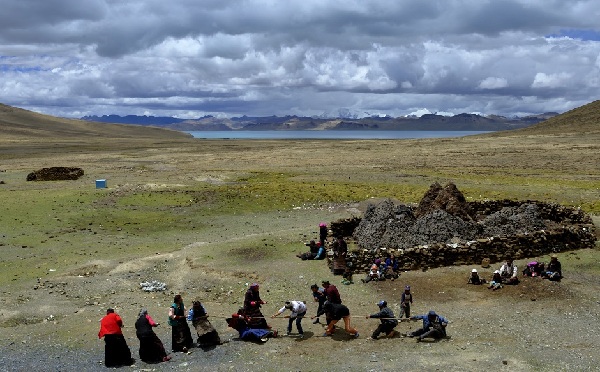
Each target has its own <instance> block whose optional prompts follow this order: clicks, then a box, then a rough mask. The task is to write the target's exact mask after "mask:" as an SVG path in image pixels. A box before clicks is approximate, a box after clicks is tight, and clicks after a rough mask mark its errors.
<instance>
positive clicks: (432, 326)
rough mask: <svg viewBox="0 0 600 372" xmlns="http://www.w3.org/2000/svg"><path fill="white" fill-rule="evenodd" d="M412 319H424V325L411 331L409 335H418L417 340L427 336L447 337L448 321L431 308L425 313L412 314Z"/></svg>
mask: <svg viewBox="0 0 600 372" xmlns="http://www.w3.org/2000/svg"><path fill="white" fill-rule="evenodd" d="M410 319H413V320H417V319H423V327H422V328H421V329H417V330H416V331H413V332H411V333H409V335H408V336H409V337H417V341H422V340H423V339H424V338H426V337H432V338H434V339H440V338H444V337H446V326H447V325H448V321H447V320H446V318H444V317H443V316H441V315H438V314H436V313H435V311H433V310H430V311H429V312H428V313H427V314H425V315H416V316H411V317H410Z"/></svg>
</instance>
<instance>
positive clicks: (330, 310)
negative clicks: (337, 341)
mask: <svg viewBox="0 0 600 372" xmlns="http://www.w3.org/2000/svg"><path fill="white" fill-rule="evenodd" d="M322 312H323V313H324V314H326V317H327V318H328V319H330V320H329V323H327V330H326V331H325V334H324V335H323V336H331V335H333V332H335V325H336V323H337V322H339V321H340V320H341V319H344V328H345V330H346V332H348V334H350V336H352V337H354V338H358V331H357V330H356V329H354V328H352V326H351V325H350V310H349V309H348V308H347V307H346V306H345V305H342V304H333V303H331V302H329V301H327V302H325V305H323V310H322ZM319 315H321V314H317V316H319Z"/></svg>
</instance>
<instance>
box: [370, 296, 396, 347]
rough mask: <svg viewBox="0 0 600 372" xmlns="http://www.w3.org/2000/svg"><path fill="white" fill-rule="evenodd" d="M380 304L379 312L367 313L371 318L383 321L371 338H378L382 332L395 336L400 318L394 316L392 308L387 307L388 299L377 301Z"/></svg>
mask: <svg viewBox="0 0 600 372" xmlns="http://www.w3.org/2000/svg"><path fill="white" fill-rule="evenodd" d="M377 306H379V312H378V313H375V314H371V315H367V319H369V318H377V319H379V320H380V321H381V323H380V324H379V326H377V329H375V331H373V335H371V338H372V339H373V340H377V338H378V337H379V334H380V333H385V334H386V335H387V336H388V337H393V336H394V334H395V331H394V328H395V327H396V326H397V325H398V319H396V318H395V317H394V312H393V311H392V309H390V308H389V307H387V301H385V300H381V301H379V302H378V303H377Z"/></svg>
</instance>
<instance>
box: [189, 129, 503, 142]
mask: <svg viewBox="0 0 600 372" xmlns="http://www.w3.org/2000/svg"><path fill="white" fill-rule="evenodd" d="M491 132H492V131H469V130H465V131H456V130H455V131H435V130H228V131H185V133H188V134H191V135H192V136H193V137H194V138H198V139H257V140H258V139H338V140H346V139H361V140H380V139H420V138H453V137H464V136H471V135H477V134H485V133H491Z"/></svg>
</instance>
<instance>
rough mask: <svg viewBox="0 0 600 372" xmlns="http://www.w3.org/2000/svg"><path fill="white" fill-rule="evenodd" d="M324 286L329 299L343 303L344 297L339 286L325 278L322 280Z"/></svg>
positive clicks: (334, 302) (333, 302)
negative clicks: (341, 295)
mask: <svg viewBox="0 0 600 372" xmlns="http://www.w3.org/2000/svg"><path fill="white" fill-rule="evenodd" d="M321 284H322V285H323V288H324V289H325V297H327V301H329V302H331V303H332V304H341V303H342V298H341V297H340V291H338V289H337V287H336V286H335V285H333V284H331V283H329V280H323V281H322V282H321Z"/></svg>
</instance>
